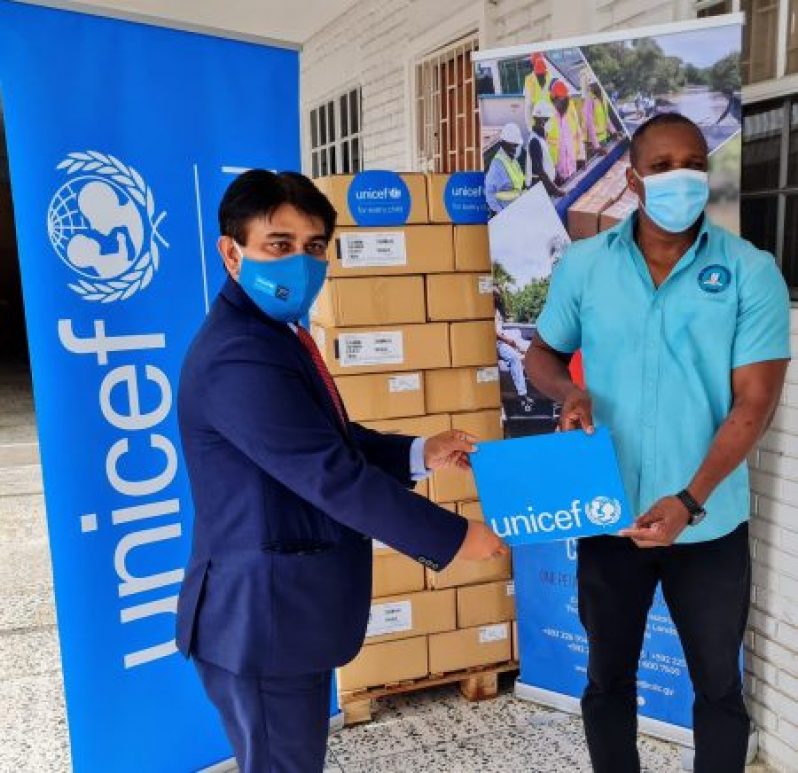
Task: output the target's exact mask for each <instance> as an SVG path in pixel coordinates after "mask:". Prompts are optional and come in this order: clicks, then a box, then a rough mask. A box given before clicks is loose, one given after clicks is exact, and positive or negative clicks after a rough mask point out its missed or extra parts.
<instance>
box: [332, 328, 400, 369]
mask: <svg viewBox="0 0 798 773" xmlns="http://www.w3.org/2000/svg"><path fill="white" fill-rule="evenodd" d="M338 345H339V347H340V348H339V354H338V357H339V361H340V363H341V367H342V368H351V367H352V366H355V367H357V366H363V365H379V366H383V365H401V364H402V363H403V362H404V360H405V348H404V337H403V336H402V332H401V331H395V332H391V331H380V332H378V333H341V335H339V336H338Z"/></svg>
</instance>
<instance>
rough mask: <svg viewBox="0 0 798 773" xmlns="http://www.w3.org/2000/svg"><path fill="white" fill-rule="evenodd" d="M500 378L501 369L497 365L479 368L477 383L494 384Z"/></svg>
mask: <svg viewBox="0 0 798 773" xmlns="http://www.w3.org/2000/svg"><path fill="white" fill-rule="evenodd" d="M498 380H499V369H498V367H496V366H493V367H490V368H479V369H478V370H477V384H493V383H495V382H497V381H498Z"/></svg>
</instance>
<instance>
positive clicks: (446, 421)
mask: <svg viewBox="0 0 798 773" xmlns="http://www.w3.org/2000/svg"><path fill="white" fill-rule="evenodd" d="M363 426H364V427H368V428H369V429H376V430H377V431H378V432H394V433H396V434H399V435H410V436H411V437H432V436H433V435H439V434H440V433H441V432H446V431H447V430H449V429H451V428H452V420H451V419H450V418H449V415H448V414H445V413H439V414H433V415H430V416H414V417H412V418H406V419H385V420H382V421H365V422H363Z"/></svg>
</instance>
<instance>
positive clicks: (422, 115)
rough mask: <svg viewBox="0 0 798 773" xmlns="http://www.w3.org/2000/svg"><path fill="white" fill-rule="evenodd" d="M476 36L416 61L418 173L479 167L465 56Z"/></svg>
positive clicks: (475, 117)
mask: <svg viewBox="0 0 798 773" xmlns="http://www.w3.org/2000/svg"><path fill="white" fill-rule="evenodd" d="M477 49H478V38H477V36H476V34H473V35H469V36H467V37H465V38H461V39H460V40H458V41H456V42H454V43H452V44H450V45H448V46H446V47H445V48H441V49H438V50H437V51H434V52H433V53H431V54H429V55H427V56H425V57H424V58H423V59H421V60H420V61H419V62H418V63H417V64H416V68H415V70H416V72H415V81H416V166H417V168H418V169H419V170H421V171H423V172H442V173H448V172H459V171H463V170H470V169H481V168H482V156H481V154H480V150H479V136H480V130H479V106H478V103H477V98H476V89H475V85H474V69H473V65H472V63H471V54H472V53H473V52H474V51H476V50H477Z"/></svg>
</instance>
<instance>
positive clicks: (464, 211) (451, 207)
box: [443, 172, 490, 225]
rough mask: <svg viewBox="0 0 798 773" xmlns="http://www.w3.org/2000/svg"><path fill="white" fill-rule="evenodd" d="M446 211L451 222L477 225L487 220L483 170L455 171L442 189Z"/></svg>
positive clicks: (487, 211) (487, 212)
mask: <svg viewBox="0 0 798 773" xmlns="http://www.w3.org/2000/svg"><path fill="white" fill-rule="evenodd" d="M443 202H444V204H445V206H446V212H447V213H448V215H449V217H450V218H451V219H452V222H453V223H456V224H458V225H478V224H480V223H487V222H488V214H489V212H490V210H489V209H488V204H487V202H486V201H485V173H484V172H455V173H454V174H453V175H452V176H451V177H450V178H449V180H448V182H447V183H446V188H445V189H444V191H443Z"/></svg>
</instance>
